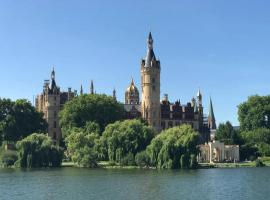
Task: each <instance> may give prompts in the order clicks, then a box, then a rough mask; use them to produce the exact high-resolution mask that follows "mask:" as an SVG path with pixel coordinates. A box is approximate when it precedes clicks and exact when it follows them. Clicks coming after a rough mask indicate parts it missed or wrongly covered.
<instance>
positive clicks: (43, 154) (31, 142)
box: [16, 133, 63, 168]
mask: <svg viewBox="0 0 270 200" xmlns="http://www.w3.org/2000/svg"><path fill="white" fill-rule="evenodd" d="M16 148H17V150H18V161H17V165H18V166H20V167H23V168H33V167H60V166H61V163H62V158H63V150H62V148H61V147H59V146H56V145H54V144H53V142H52V140H51V138H50V137H48V136H46V135H44V134H38V133H33V134H32V135H29V136H28V137H26V138H24V139H23V140H21V141H18V142H17V145H16Z"/></svg>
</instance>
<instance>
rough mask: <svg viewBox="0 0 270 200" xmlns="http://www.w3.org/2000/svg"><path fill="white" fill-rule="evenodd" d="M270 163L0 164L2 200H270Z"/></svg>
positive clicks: (0, 195) (0, 196) (0, 192)
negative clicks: (184, 166) (172, 166)
mask: <svg viewBox="0 0 270 200" xmlns="http://www.w3.org/2000/svg"><path fill="white" fill-rule="evenodd" d="M269 198H270V168H233V169H199V170H161V171H159V170H142V169H80V168H60V169H39V170H38V169H36V170H20V169H0V200H2V199H3V200H13V199H14V200H15V199H24V200H28V199H35V200H39V199H52V200H53V199H65V200H80V199H120V200H121V199H128V200H132V199H187V200H189V199H190V200H196V199H200V200H204V199H205V200H208V199H213V200H214V199H215V200H216V199H217V200H225V199H226V200H228V199H237V200H249V199H250V200H251V199H252V200H261V199H263V200H266V199H269Z"/></svg>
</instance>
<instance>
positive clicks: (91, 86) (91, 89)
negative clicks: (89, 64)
mask: <svg viewBox="0 0 270 200" xmlns="http://www.w3.org/2000/svg"><path fill="white" fill-rule="evenodd" d="M90 94H94V83H93V80H91V85H90Z"/></svg>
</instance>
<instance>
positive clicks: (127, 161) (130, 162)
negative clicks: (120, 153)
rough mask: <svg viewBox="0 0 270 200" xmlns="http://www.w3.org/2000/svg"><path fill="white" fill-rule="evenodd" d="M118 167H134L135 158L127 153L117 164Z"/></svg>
mask: <svg viewBox="0 0 270 200" xmlns="http://www.w3.org/2000/svg"><path fill="white" fill-rule="evenodd" d="M119 163H120V165H123V166H134V165H135V157H134V155H133V153H131V152H129V153H128V154H127V155H126V156H124V157H123V159H122V160H121V161H120V162H119Z"/></svg>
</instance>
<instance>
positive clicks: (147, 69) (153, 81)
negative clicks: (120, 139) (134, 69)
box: [141, 32, 161, 132]
mask: <svg viewBox="0 0 270 200" xmlns="http://www.w3.org/2000/svg"><path fill="white" fill-rule="evenodd" d="M147 45H148V47H147V54H146V57H145V59H143V60H142V62H141V87H142V102H141V113H142V117H143V118H144V119H145V120H146V121H147V122H148V124H149V125H150V126H152V127H153V128H154V129H155V130H156V131H157V132H159V131H160V130H161V122H160V121H161V109H160V61H159V60H156V57H155V54H154V51H153V38H152V35H151V32H150V33H149V36H148V40H147Z"/></svg>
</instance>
